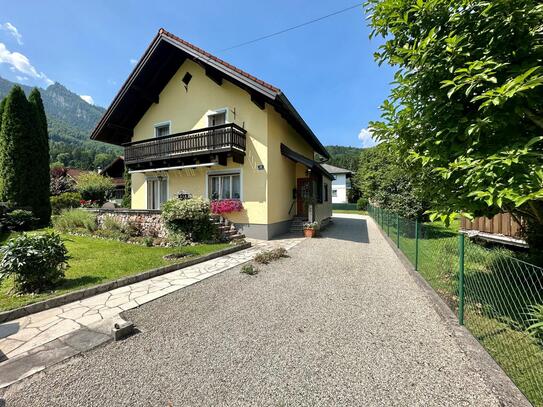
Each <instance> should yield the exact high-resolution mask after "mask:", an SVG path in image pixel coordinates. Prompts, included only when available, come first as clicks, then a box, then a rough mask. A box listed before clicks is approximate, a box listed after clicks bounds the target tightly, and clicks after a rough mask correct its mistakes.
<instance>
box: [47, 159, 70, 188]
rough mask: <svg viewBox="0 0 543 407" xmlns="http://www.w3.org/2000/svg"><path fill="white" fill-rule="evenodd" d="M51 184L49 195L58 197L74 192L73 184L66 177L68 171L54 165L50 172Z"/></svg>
mask: <svg viewBox="0 0 543 407" xmlns="http://www.w3.org/2000/svg"><path fill="white" fill-rule="evenodd" d="M50 178H51V182H50V184H49V189H50V192H51V195H60V194H62V193H64V192H74V191H75V183H74V181H73V179H72V178H70V177H69V176H68V170H67V169H66V168H65V167H62V166H60V167H59V166H57V165H54V166H52V167H51V170H50Z"/></svg>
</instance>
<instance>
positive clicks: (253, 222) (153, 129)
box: [91, 29, 333, 239]
mask: <svg viewBox="0 0 543 407" xmlns="http://www.w3.org/2000/svg"><path fill="white" fill-rule="evenodd" d="M91 138H92V139H94V140H99V141H103V142H107V143H111V144H117V145H122V146H124V158H125V164H126V166H127V168H128V169H129V172H130V174H131V177H132V209H140V210H142V209H155V210H156V209H160V206H161V204H162V203H163V202H164V201H166V200H168V199H174V198H176V197H178V196H181V195H186V194H191V195H192V196H203V197H205V198H206V199H239V200H241V201H242V203H243V210H242V211H241V212H233V213H230V214H228V215H226V217H227V218H228V219H229V220H230V221H232V222H233V223H234V224H235V225H236V227H237V228H238V229H239V230H241V231H243V233H244V234H245V235H247V236H249V237H256V238H262V239H269V238H271V237H273V236H276V235H278V234H281V233H283V232H286V231H288V230H289V228H290V226H291V222H292V220H293V219H294V218H296V220H297V221H299V220H300V219H304V220H305V219H308V220H311V221H312V220H315V221H319V222H321V223H326V222H327V221H328V220H329V218H330V217H331V215H332V202H331V201H332V199H331V193H330V192H331V184H332V180H333V176H332V175H331V174H329V173H328V172H327V171H326V170H325V169H324V168H323V167H322V165H321V164H320V163H319V162H317V161H315V156H316V153H318V154H319V155H320V156H322V157H324V158H329V154H328V152H327V151H326V149H325V148H324V147H323V145H322V144H321V143H320V141H319V140H318V139H317V137H316V136H315V135H314V134H313V132H312V131H311V129H310V128H309V127H308V126H307V124H306V123H305V122H304V120H303V119H302V118H301V117H300V115H299V114H298V112H296V110H295V109H294V107H293V106H292V105H291V104H290V102H289V101H288V99H287V98H286V96H285V95H284V94H283V93H282V92H281V91H280V90H279V89H278V88H276V87H274V86H272V85H270V84H268V83H266V82H264V81H262V80H260V79H257V78H255V77H254V76H252V75H249V74H248V73H246V72H244V71H242V70H240V69H238V68H236V67H234V66H232V65H230V64H228V63H227V62H225V61H223V60H221V59H219V58H217V57H215V56H213V55H211V54H209V53H207V52H206V51H204V50H202V49H200V48H198V47H196V46H194V45H192V44H190V43H188V42H186V41H184V40H182V39H180V38H178V37H176V36H174V35H173V34H171V33H169V32H167V31H165V30H164V29H160V30H159V32H158V34H157V35H156V37H155V38H154V39H153V41H152V42H151V44H150V45H149V47H148V48H147V50H146V52H145V54H144V55H143V56H142V58H141V59H140V61H139V62H138V64H137V65H136V66H135V68H134V70H133V72H132V73H131V74H130V76H129V77H128V79H127V80H126V82H125V83H124V85H123V86H122V87H121V89H120V90H119V92H118V94H117V95H116V96H115V98H114V100H113V102H112V103H111V105H110V106H109V108H108V109H107V111H106V112H105V114H104V116H103V117H102V119H101V120H100V122H99V123H98V125H97V126H96V128H95V129H94V131H93V133H92V135H91Z"/></svg>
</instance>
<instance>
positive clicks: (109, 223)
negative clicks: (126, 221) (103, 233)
mask: <svg viewBox="0 0 543 407" xmlns="http://www.w3.org/2000/svg"><path fill="white" fill-rule="evenodd" d="M102 228H103V229H106V230H111V231H114V232H124V229H125V228H124V226H123V224H122V223H121V222H119V221H117V220H115V219H114V218H112V217H111V216H105V217H104V221H103V223H102Z"/></svg>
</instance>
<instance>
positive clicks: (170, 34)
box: [158, 28, 281, 93]
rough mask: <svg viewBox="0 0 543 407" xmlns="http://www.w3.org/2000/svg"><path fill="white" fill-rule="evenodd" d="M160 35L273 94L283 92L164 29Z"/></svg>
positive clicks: (159, 31)
mask: <svg viewBox="0 0 543 407" xmlns="http://www.w3.org/2000/svg"><path fill="white" fill-rule="evenodd" d="M158 33H159V34H163V35H165V36H166V37H169V38H171V39H172V40H174V41H177V42H180V43H181V44H183V45H186V46H187V47H189V48H192V49H193V50H194V51H196V52H199V53H201V54H203V55H205V56H206V57H207V58H209V59H211V60H213V61H215V62H218V63H219V64H221V65H223V66H225V67H227V68H229V69H231V70H233V71H235V72H237V73H239V74H240V75H243V76H245V77H246V78H248V79H251V80H252V81H255V82H257V83H259V84H260V85H262V86H264V87H266V88H268V89H269V90H271V91H273V92H276V93H279V92H281V90H280V89H279V88H276V87H275V86H273V85H270V84H269V83H267V82H264V81H263V80H262V79H258V78H257V77H255V76H253V75H251V74H249V73H247V72H245V71H243V70H241V69H239V68H237V67H235V66H234V65H231V64H229V63H228V62H226V61H224V60H222V59H220V58H218V57H216V56H215V55H212V54H210V53H209V52H207V51H204V50H203V49H202V48H199V47H197V46H196V45H193V44H191V43H190V42H188V41H185V40H184V39H182V38H179V37H178V36H176V35H174V34H172V33H170V32H168V31H166V30H165V29H164V28H161V29H160V30H158Z"/></svg>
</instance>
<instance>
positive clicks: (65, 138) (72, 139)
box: [0, 77, 122, 169]
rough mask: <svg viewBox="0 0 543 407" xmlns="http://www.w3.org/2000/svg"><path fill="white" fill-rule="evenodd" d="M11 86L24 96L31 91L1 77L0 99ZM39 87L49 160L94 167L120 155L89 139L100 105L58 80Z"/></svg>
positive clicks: (98, 115)
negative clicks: (43, 87)
mask: <svg viewBox="0 0 543 407" xmlns="http://www.w3.org/2000/svg"><path fill="white" fill-rule="evenodd" d="M14 85H19V86H21V87H22V88H23V90H24V91H25V93H26V94H27V95H28V93H30V91H31V90H32V87H30V86H26V85H23V84H19V83H15V82H11V81H8V80H7V79H4V78H2V77H0V99H3V98H4V97H6V95H7V94H8V93H9V91H10V89H11V88H12V87H13V86H14ZM38 89H39V91H40V93H41V97H42V99H43V105H44V107H45V114H46V115H47V122H48V127H49V140H50V153H51V154H50V155H51V162H62V164H64V165H66V166H70V167H77V168H82V169H94V168H96V167H98V166H104V165H105V164H107V163H109V162H110V161H112V160H113V159H114V158H115V157H116V156H117V155H119V154H121V151H122V149H121V148H119V147H115V146H112V145H108V144H104V143H100V142H97V141H91V140H90V139H89V135H90V132H91V131H92V129H93V128H94V126H95V125H96V123H97V122H98V120H100V117H102V115H103V114H104V111H105V109H104V108H103V107H99V106H94V105H91V104H89V103H87V102H85V101H84V100H83V99H81V98H80V97H79V95H77V94H75V93H73V92H72V91H70V90H68V89H67V88H66V87H64V86H63V85H61V84H60V83H54V84H53V85H50V86H48V87H47V88H46V89H42V88H38Z"/></svg>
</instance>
